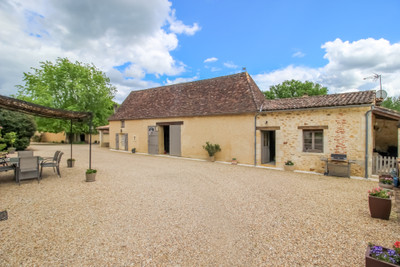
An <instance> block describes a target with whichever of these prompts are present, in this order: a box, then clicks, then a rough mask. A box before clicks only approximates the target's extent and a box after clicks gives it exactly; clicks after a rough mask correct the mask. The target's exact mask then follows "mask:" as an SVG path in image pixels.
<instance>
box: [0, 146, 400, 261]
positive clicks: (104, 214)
mask: <svg viewBox="0 0 400 267" xmlns="http://www.w3.org/2000/svg"><path fill="white" fill-rule="evenodd" d="M31 149H33V150H35V154H36V155H40V156H52V155H53V153H54V151H56V150H58V149H61V150H62V151H64V152H65V154H64V158H63V159H62V167H61V174H62V178H61V179H60V178H58V177H57V176H56V175H55V174H54V173H53V171H52V170H51V169H50V168H47V169H45V171H44V174H43V180H42V181H41V182H40V184H38V182H37V180H28V181H24V182H22V184H21V186H18V185H17V184H15V183H14V182H13V181H12V174H11V173H10V172H7V173H4V172H3V173H0V211H1V210H4V209H7V211H8V217H9V218H8V220H6V221H0V266H20V265H21V266H216V265H218V266H364V264H365V263H364V261H365V256H364V254H365V249H366V246H367V243H368V242H374V243H376V244H380V245H384V246H387V247H391V246H392V244H393V243H394V242H395V241H398V240H400V235H399V233H400V228H399V223H398V222H397V215H396V213H395V212H394V208H392V214H391V217H390V220H389V221H384V220H379V219H372V218H371V217H370V215H369V210H368V195H367V191H368V189H371V188H373V187H374V186H376V185H377V183H376V182H371V181H360V180H353V179H347V178H335V177H327V176H319V175H313V174H303V173H290V172H283V171H277V170H266V169H260V168H253V167H243V166H234V165H227V164H220V163H211V162H203V161H194V160H186V159H179V158H169V157H158V156H147V155H139V154H131V153H120V152H113V151H110V150H108V149H106V148H100V147H98V146H94V147H93V167H94V168H96V169H97V170H98V173H97V177H96V179H97V181H96V182H94V183H86V182H85V181H84V179H85V177H84V173H85V170H86V169H87V164H88V163H87V162H88V146H87V145H74V148H73V149H74V158H76V164H75V167H74V168H67V167H66V158H67V157H69V149H70V147H69V146H68V145H32V146H31ZM393 203H394V202H393Z"/></svg>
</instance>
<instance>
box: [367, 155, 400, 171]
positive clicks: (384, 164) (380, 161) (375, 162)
mask: <svg viewBox="0 0 400 267" xmlns="http://www.w3.org/2000/svg"><path fill="white" fill-rule="evenodd" d="M392 171H396V173H398V166H397V158H396V157H384V156H374V157H373V158H372V174H382V173H385V174H390V173H391V172H392Z"/></svg>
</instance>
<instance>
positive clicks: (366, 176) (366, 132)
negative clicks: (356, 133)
mask: <svg viewBox="0 0 400 267" xmlns="http://www.w3.org/2000/svg"><path fill="white" fill-rule="evenodd" d="M374 108H375V106H374V105H372V106H371V109H370V110H368V111H367V112H366V113H365V171H364V173H365V176H364V177H365V179H368V145H369V143H368V132H369V131H368V130H369V127H370V126H369V123H368V115H369V114H370V113H371V112H372V111H373V110H374Z"/></svg>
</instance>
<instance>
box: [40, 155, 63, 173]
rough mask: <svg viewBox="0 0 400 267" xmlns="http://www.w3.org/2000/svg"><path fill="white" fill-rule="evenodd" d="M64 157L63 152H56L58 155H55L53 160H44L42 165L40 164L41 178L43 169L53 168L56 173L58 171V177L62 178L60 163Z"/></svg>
mask: <svg viewBox="0 0 400 267" xmlns="http://www.w3.org/2000/svg"><path fill="white" fill-rule="evenodd" d="M57 152H58V153H57ZM62 155H64V153H63V152H61V151H56V153H55V154H54V157H53V158H52V159H50V160H49V159H47V160H46V159H45V160H43V161H42V163H40V177H42V172H43V168H45V167H52V168H53V171H54V172H56V170H57V175H58V177H60V178H61V172H60V161H61V157H62Z"/></svg>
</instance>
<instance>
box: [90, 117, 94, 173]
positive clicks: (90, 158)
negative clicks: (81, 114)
mask: <svg viewBox="0 0 400 267" xmlns="http://www.w3.org/2000/svg"><path fill="white" fill-rule="evenodd" d="M92 127H93V125H92V116H90V119H89V169H92Z"/></svg>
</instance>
